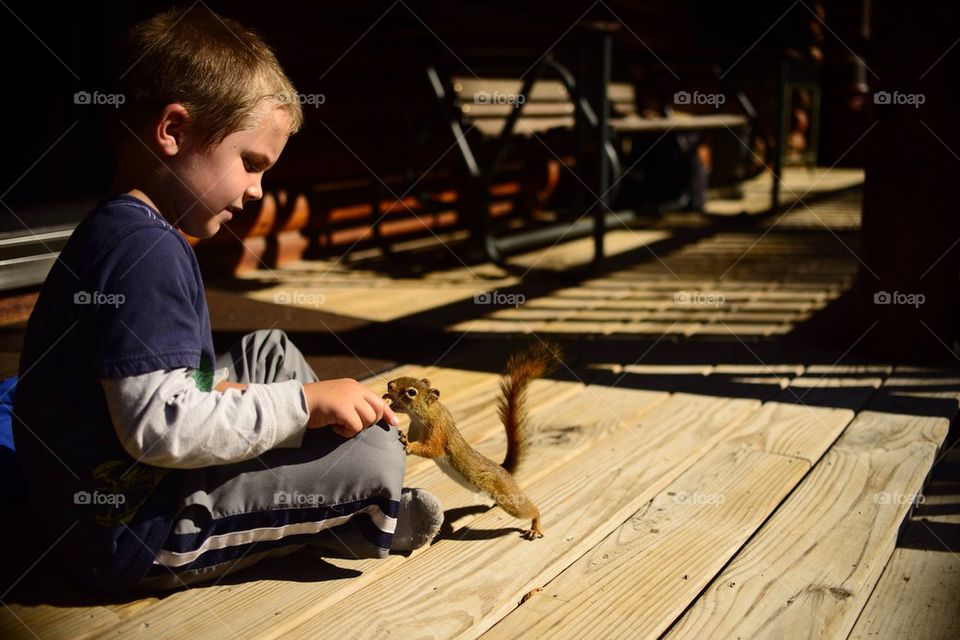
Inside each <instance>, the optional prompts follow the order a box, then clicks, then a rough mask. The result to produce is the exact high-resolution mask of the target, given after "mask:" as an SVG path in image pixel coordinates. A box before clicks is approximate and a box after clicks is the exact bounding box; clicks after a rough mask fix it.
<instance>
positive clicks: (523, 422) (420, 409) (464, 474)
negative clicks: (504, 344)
mask: <svg viewBox="0 0 960 640" xmlns="http://www.w3.org/2000/svg"><path fill="white" fill-rule="evenodd" d="M559 361H560V356H559V348H558V347H557V346H556V345H547V344H543V343H540V342H538V343H536V344H534V345H532V346H531V347H529V348H528V349H525V350H524V351H521V352H519V353H515V354H514V355H512V356H511V357H510V359H509V360H508V362H507V367H506V371H505V372H504V376H503V379H502V380H501V381H500V391H501V397H500V400H499V403H498V408H499V414H500V421H501V422H502V423H503V427H504V429H505V430H506V432H507V455H506V457H505V458H504V460H503V464H497V463H495V462H493V461H492V460H490V459H488V458H486V457H485V456H483V454H481V453H479V452H478V451H477V450H475V449H474V448H473V447H471V446H470V445H469V444H467V442H466V440H464V439H463V436H462V435H460V431H459V430H458V429H457V426H456V424H455V423H454V421H453V416H451V415H450V412H449V411H448V410H447V408H446V407H444V406H443V405H442V404H441V403H440V401H439V398H440V392H439V391H438V390H437V389H433V388H431V387H430V381H429V380H427V379H426V378H423V379H420V380H417V379H416V378H410V377H404V378H397V379H395V380H391V381H390V382H389V383H387V393H386V394H384V396H383V398H384V399H389V400H390V408H392V409H393V410H394V411H396V412H397V413H405V414H407V415H409V416H410V430H409V436H407V435H406V434H404V433H403V432H400V442H401V443H402V444H403V446H404V449H405V450H406V452H407V453H410V454H413V455H417V456H422V457H424V458H432V459H433V460H434V462H436V463H437V466H439V467H440V469H441V470H442V471H443V472H444V473H445V474H447V475H448V476H450V477H451V478H452V479H453V480H455V481H456V482H457V483H459V484H460V485H462V486H463V487H465V488H467V489H469V490H471V491H479V492H484V493H486V494H488V495H489V496H490V497H491V498H493V500H494V502H496V503H497V505H499V506H500V507H501V508H502V509H503V510H504V511H506V512H507V513H509V514H510V515H512V516H513V517H515V518H530V519H531V525H530V529H527V530H525V531H524V533H523V535H524V537H525V538H527V539H528V540H534V539H536V538H542V537H543V529H542V528H541V524H540V510H539V509H537V507H536V505H534V504H533V502H531V501H530V499H529V498H528V497H527V496H526V495H524V494H523V492H521V491H520V487H519V486H517V481H516V480H515V479H514V477H513V474H514V473H515V472H516V470H517V467H518V466H519V464H520V462H521V461H522V460H523V458H524V456H525V454H526V453H527V449H528V445H529V442H530V437H531V434H530V432H529V424H528V420H527V412H526V406H525V400H526V391H527V386H528V385H529V384H530V382H531V381H533V380H535V379H536V378H539V377H541V376H544V375H546V374H548V373H549V372H550V371H552V370H553V369H554V368H556V366H557V364H558V363H559Z"/></svg>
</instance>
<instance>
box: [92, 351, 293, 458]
mask: <svg viewBox="0 0 960 640" xmlns="http://www.w3.org/2000/svg"><path fill="white" fill-rule="evenodd" d="M225 378H226V369H221V370H219V371H217V372H215V376H214V381H213V384H214V385H216V384H219V383H220V381H222V380H224V379H225ZM100 382H101V385H102V386H103V390H104V393H105V395H106V399H107V406H108V408H109V410H110V417H111V419H112V421H113V426H114V429H115V430H116V432H117V437H118V438H119V439H120V442H121V443H122V444H123V448H124V449H125V450H126V451H127V453H129V454H130V455H131V456H133V457H134V458H135V459H136V460H138V461H140V462H144V463H146V464H150V465H153V466H157V467H170V468H180V469H193V468H198V467H206V466H212V465H222V464H230V463H233V462H241V461H243V460H249V459H251V458H254V457H256V456H258V455H260V454H261V453H263V452H264V451H267V450H269V449H273V448H276V447H299V446H300V444H301V442H302V441H303V434H304V431H305V429H306V424H307V419H308V417H309V413H308V412H307V403H306V397H305V396H304V392H303V385H302V384H301V383H300V382H299V381H298V380H287V381H285V382H274V383H270V384H250V385H248V386H247V388H246V390H240V389H227V390H226V391H223V392H219V391H201V390H200V389H198V388H197V385H196V382H195V381H194V378H193V371H192V370H190V369H185V368H181V369H173V370H169V371H152V372H150V373H145V374H142V375H137V376H130V377H124V378H104V379H102V380H101V381H100Z"/></svg>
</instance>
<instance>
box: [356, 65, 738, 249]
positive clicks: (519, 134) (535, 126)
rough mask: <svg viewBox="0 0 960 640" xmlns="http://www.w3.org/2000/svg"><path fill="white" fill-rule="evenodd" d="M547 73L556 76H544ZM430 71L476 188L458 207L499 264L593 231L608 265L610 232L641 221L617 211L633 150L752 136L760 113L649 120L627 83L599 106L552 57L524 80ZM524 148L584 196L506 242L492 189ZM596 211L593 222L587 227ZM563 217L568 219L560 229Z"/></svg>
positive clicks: (675, 114)
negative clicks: (672, 140)
mask: <svg viewBox="0 0 960 640" xmlns="http://www.w3.org/2000/svg"><path fill="white" fill-rule="evenodd" d="M548 71H549V72H551V73H552V74H553V75H555V76H557V78H558V79H547V78H542V77H541V76H543V75H545V74H546V72H548ZM425 72H426V76H427V80H428V84H429V86H430V89H431V91H432V92H433V96H434V98H435V99H436V102H437V105H438V106H439V111H440V117H441V119H442V120H443V124H442V126H443V128H444V129H445V130H447V131H448V132H449V134H450V135H451V137H452V139H453V143H452V145H453V146H454V148H456V150H457V152H458V154H459V157H460V163H459V164H460V166H461V168H462V173H463V175H464V179H465V181H466V182H467V184H468V185H470V186H469V187H468V189H467V190H466V193H465V195H466V196H467V198H468V199H467V200H464V201H462V202H460V203H459V204H460V211H461V212H462V214H463V215H464V216H465V217H466V218H467V220H466V221H465V226H467V227H468V228H469V229H470V233H471V235H472V237H473V239H474V240H475V242H476V243H477V245H478V246H480V247H481V248H482V249H483V251H484V252H485V253H486V255H487V256H488V257H489V258H490V259H491V260H492V261H493V262H495V263H497V264H500V265H504V264H505V260H504V258H503V254H504V253H505V252H516V251H521V250H523V249H526V248H529V247H530V246H532V245H534V244H537V243H544V242H550V241H556V240H558V239H560V238H563V239H567V238H574V237H577V236H582V235H588V234H589V233H591V231H592V233H593V235H594V239H595V256H594V262H598V261H600V260H601V259H602V258H603V234H604V232H605V231H606V229H607V228H608V227H613V226H622V225H624V224H625V223H626V222H627V221H629V220H630V219H631V218H632V217H633V212H632V211H623V212H614V211H613V210H612V209H611V204H612V203H613V201H614V198H615V197H616V193H617V189H618V186H619V184H620V181H621V179H622V177H623V176H624V174H625V171H629V168H631V167H628V168H627V169H626V170H625V169H624V164H625V163H626V162H631V163H633V164H636V163H637V162H639V161H640V160H641V159H642V154H641V153H638V154H632V152H631V150H632V149H634V148H635V147H638V146H639V144H638V141H639V140H641V139H644V138H648V139H649V138H651V137H653V139H654V142H653V143H654V144H655V143H656V141H658V139H659V138H662V137H664V136H667V135H668V134H671V133H673V132H676V133H679V132H702V131H708V130H719V131H724V130H729V131H731V132H735V133H737V134H740V135H745V133H746V132H747V131H748V130H749V128H750V126H751V122H752V119H753V112H752V107H750V108H748V109H747V110H746V115H741V114H727V113H720V114H694V113H683V112H680V111H678V110H667V111H666V113H665V115H663V116H662V117H642V116H641V115H640V114H638V112H637V107H636V97H635V91H634V87H633V85H632V84H630V83H623V82H618V83H609V84H608V85H605V87H606V90H605V92H604V94H603V96H604V97H603V98H602V99H601V100H600V102H601V104H599V105H598V104H594V103H593V102H591V101H590V100H588V99H587V97H586V96H585V95H584V92H583V91H582V90H581V89H580V88H579V87H578V83H577V79H576V78H575V77H574V76H573V74H571V73H570V71H569V70H568V69H567V68H566V67H565V66H563V65H562V64H560V63H559V62H557V61H556V60H554V59H553V58H552V57H551V56H550V55H547V56H545V57H544V58H543V59H542V60H541V61H540V62H538V63H537V64H536V65H534V67H533V68H531V70H530V71H529V73H527V74H525V75H524V77H522V78H508V77H468V76H462V75H452V74H448V73H446V72H444V71H442V70H441V69H440V68H438V67H436V66H432V65H427V67H426V71H425ZM741 98H742V96H741ZM744 100H745V99H744ZM748 107H749V105H748ZM648 142H649V140H648ZM521 147H522V148H524V149H533V153H535V154H537V153H538V154H539V155H540V156H541V157H543V158H544V159H545V160H544V161H545V162H549V163H553V164H556V165H559V166H567V167H569V166H570V165H573V166H574V167H575V169H573V171H575V175H576V183H578V184H576V186H577V187H582V189H580V188H577V189H576V192H577V195H576V198H575V201H574V202H573V203H571V207H570V211H566V212H564V211H562V210H558V211H556V212H555V213H554V215H553V216H552V217H550V218H548V220H547V221H546V223H539V224H538V223H537V222H530V221H528V225H527V226H526V228H525V229H524V232H523V233H518V232H517V231H516V230H515V229H511V230H510V231H509V234H508V235H507V236H506V237H503V238H498V237H495V235H496V234H495V232H494V230H493V229H492V226H491V225H490V223H489V220H488V218H489V214H488V211H489V206H488V198H489V196H488V194H489V183H490V181H491V180H492V179H493V177H494V176H495V175H496V174H497V172H498V171H499V170H500V167H501V166H502V165H503V163H504V161H505V159H506V158H508V157H509V155H510V154H511V153H516V152H517V150H518V149H519V148H521ZM741 151H742V150H741ZM634 155H638V156H639V158H636V159H635V158H634ZM553 179H554V180H556V179H557V176H554V177H553ZM588 214H592V215H591V217H592V221H591V222H583V218H584V217H585V216H587V215H588ZM558 219H559V220H562V222H560V223H559V224H556V223H557V221H558ZM570 220H573V222H570ZM551 223H553V224H551ZM514 226H515V225H514ZM376 227H377V222H376V221H375V223H374V228H375V229H376Z"/></svg>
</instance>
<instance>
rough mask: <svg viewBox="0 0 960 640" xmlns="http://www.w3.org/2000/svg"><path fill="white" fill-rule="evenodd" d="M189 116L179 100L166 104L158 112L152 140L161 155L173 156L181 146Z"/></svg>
mask: <svg viewBox="0 0 960 640" xmlns="http://www.w3.org/2000/svg"><path fill="white" fill-rule="evenodd" d="M189 120H190V116H189V114H188V113H187V110H186V108H185V107H184V106H183V105H182V104H180V103H179V102H175V103H173V104H168V105H167V106H165V107H164V108H163V110H162V111H161V112H160V118H159V120H158V121H157V124H156V127H155V128H154V137H155V140H154V142H155V143H156V145H157V146H158V147H159V148H160V151H161V153H162V155H165V156H174V155H176V154H177V152H178V151H180V149H182V148H183V143H184V138H185V136H186V129H187V123H188V122H189Z"/></svg>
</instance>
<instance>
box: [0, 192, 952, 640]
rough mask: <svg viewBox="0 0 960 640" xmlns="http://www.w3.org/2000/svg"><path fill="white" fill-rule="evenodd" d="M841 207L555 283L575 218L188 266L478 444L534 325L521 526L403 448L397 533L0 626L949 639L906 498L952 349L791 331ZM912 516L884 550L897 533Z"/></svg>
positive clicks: (942, 552)
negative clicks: (931, 360)
mask: <svg viewBox="0 0 960 640" xmlns="http://www.w3.org/2000/svg"><path fill="white" fill-rule="evenodd" d="M858 207H859V199H858V195H857V194H856V193H846V194H845V195H842V196H839V197H837V198H834V199H832V200H826V201H823V202H822V203H819V204H817V205H811V208H810V209H808V208H806V207H805V206H801V207H797V208H796V209H795V210H794V211H791V212H790V213H789V214H787V215H786V216H784V217H783V218H782V219H780V220H777V219H776V218H773V219H770V220H767V221H766V222H764V223H762V224H758V225H755V226H751V227H729V228H728V227H723V228H713V227H711V228H703V227H702V226H699V225H697V224H692V225H691V224H688V222H687V221H685V220H684V219H682V218H680V219H677V220H673V221H670V220H667V221H663V222H661V223H658V224H656V225H650V226H649V227H647V228H645V229H644V230H626V229H625V230H623V231H621V232H617V233H615V234H613V235H612V236H611V238H610V242H609V246H610V248H611V249H612V250H613V251H614V252H618V253H619V256H618V257H616V258H615V259H614V260H613V261H611V264H610V268H609V269H608V270H606V271H604V272H602V273H599V274H594V275H591V276H589V277H585V278H580V279H578V280H576V281H565V280H563V279H562V278H560V277H553V278H551V277H549V276H544V275H542V274H543V270H544V269H548V268H558V267H565V266H569V265H571V264H574V263H576V262H578V261H584V260H585V259H586V258H587V257H588V256H589V251H588V249H589V246H588V244H587V243H585V242H580V241H576V242H571V243H564V244H562V245H559V246H557V247H555V248H553V249H551V250H548V251H539V252H535V253H533V254H530V255H526V256H522V257H521V258H519V259H518V260H517V261H516V263H517V264H520V265H523V268H524V269H526V268H530V269H531V271H530V274H537V273H540V274H541V275H540V276H539V277H527V278H524V279H521V278H520V277H519V275H520V274H508V273H504V272H501V271H499V270H497V269H495V268H494V267H491V266H489V265H457V266H456V268H450V269H438V270H435V271H432V272H429V273H425V274H422V275H419V276H417V277H398V276H397V275H396V274H395V273H391V272H390V271H389V270H384V269H382V268H375V267H370V268H364V264H363V263H362V261H361V262H356V261H354V262H351V263H350V264H347V263H345V262H332V261H331V262H309V263H306V262H305V263H302V264H299V265H296V266H294V267H290V268H286V269H283V270H275V271H273V272H271V273H258V274H255V275H251V276H249V277H248V278H247V279H246V280H245V281H244V283H242V284H243V287H241V288H237V287H236V286H234V285H230V289H229V290H228V289H227V288H226V287H227V285H226V284H224V286H223V287H221V288H220V289H218V288H217V287H211V289H210V291H209V294H210V297H211V300H212V302H211V312H212V316H213V318H214V327H215V328H220V329H221V330H222V329H225V328H226V329H229V330H230V331H240V332H242V331H245V330H251V329H256V328H266V327H269V326H276V327H279V328H283V329H285V330H287V331H288V333H290V334H291V335H292V336H293V338H294V341H295V342H298V343H299V339H300V338H303V339H304V340H307V339H308V337H309V334H310V332H317V331H323V330H324V328H325V327H328V326H329V325H330V323H331V322H333V321H332V320H331V318H340V319H341V320H343V321H344V322H346V324H345V325H344V326H345V327H351V328H348V329H346V330H344V332H343V333H342V334H341V335H342V338H340V339H339V340H342V342H341V343H340V344H341V346H342V350H343V351H345V352H349V353H350V354H352V357H354V358H355V361H356V362H357V363H359V364H360V366H361V367H362V369H363V370H365V371H368V372H369V374H370V376H369V378H368V379H367V382H368V384H369V385H370V386H371V387H372V388H373V389H374V390H376V391H377V392H378V393H379V392H382V391H383V389H384V387H385V381H386V380H387V379H389V378H391V377H393V376H396V375H401V374H403V375H417V376H420V375H425V376H429V378H430V379H431V381H432V382H433V383H434V384H435V385H436V386H437V387H438V388H439V389H440V390H441V391H442V393H443V398H444V401H445V404H446V405H447V406H448V407H449V408H450V409H451V410H452V411H453V413H454V416H455V417H456V418H457V420H458V424H459V426H460V429H461V431H462V432H463V433H464V436H465V437H466V438H467V439H468V440H469V441H470V442H472V443H473V444H475V445H476V446H477V447H478V448H479V449H480V450H481V451H484V452H486V453H488V454H489V455H490V456H491V457H497V456H499V455H500V454H501V452H502V450H503V447H504V441H503V440H504V439H503V436H502V430H501V427H500V426H499V423H498V420H497V418H496V416H495V410H494V399H495V397H496V394H497V384H498V376H497V371H498V369H499V368H500V367H501V366H502V364H503V361H504V358H505V356H506V354H507V353H509V352H510V351H511V350H513V349H515V348H516V347H517V346H518V345H520V344H522V343H523V342H524V341H528V340H536V339H538V338H540V337H547V336H550V337H552V338H555V339H559V340H561V341H562V343H563V345H564V347H565V350H566V357H565V361H564V367H562V369H561V370H560V371H559V372H557V374H555V375H553V376H551V377H550V378H549V379H545V380H540V381H537V382H536V383H535V384H534V386H533V388H532V389H531V393H530V408H531V416H532V421H533V423H534V425H535V426H536V428H537V431H538V436H537V442H536V445H535V447H534V452H533V453H532V455H531V459H530V461H529V463H528V464H527V466H526V467H525V468H524V469H522V470H521V473H520V476H519V479H520V483H521V485H522V486H523V487H525V488H526V489H527V491H528V493H529V495H530V496H531V497H532V498H533V499H534V500H535V501H536V502H537V503H538V505H539V506H540V509H541V511H542V513H543V522H544V528H545V532H546V537H544V538H543V539H541V540H537V541H535V542H527V541H525V540H522V539H521V538H520V535H519V531H520V525H521V524H522V523H520V522H518V521H515V520H513V519H511V518H510V517H509V516H507V515H506V514H505V513H504V512H503V511H501V510H500V509H498V508H493V509H488V508H487V507H488V505H489V504H490V503H489V502H488V501H486V500H483V499H481V498H478V497H477V496H474V495H472V494H470V493H469V492H467V491H465V490H463V489H462V488H460V487H459V486H457V485H455V484H454V483H452V482H451V481H449V480H448V479H447V478H446V477H445V476H443V475H442V474H441V473H440V472H439V470H438V469H437V467H436V466H435V465H434V464H433V463H432V462H430V461H426V460H423V459H419V458H410V460H409V464H408V469H407V478H406V483H407V485H410V486H420V487H425V488H427V489H428V490H430V491H431V492H433V493H435V494H436V495H437V496H438V497H439V498H440V500H441V502H442V503H443V504H444V506H445V508H446V509H447V526H446V527H445V529H444V531H443V533H442V535H441V537H440V539H439V540H438V541H436V542H435V543H434V544H432V545H431V546H429V547H428V548H425V549H421V550H418V551H416V552H414V553H413V554H411V555H410V556H409V557H402V556H391V557H390V558H389V559H387V560H382V561H370V560H362V561H340V560H332V561H329V562H327V561H324V560H321V559H318V558H314V557H311V556H299V555H298V556H291V557H288V558H283V559H279V560H276V561H268V562H266V563H263V564H261V565H258V566H255V567H253V568H251V569H248V570H246V571H244V572H241V573H239V574H237V575H235V576H230V577H227V578H225V579H223V580H221V581H219V583H218V584H215V585H212V586H198V587H194V588H190V589H185V590H183V591H180V592H177V593H173V594H167V595H162V596H158V597H150V598H144V599H140V600H135V601H132V602H130V601H116V600H112V601H111V600H102V599H101V600H98V599H97V597H96V596H86V600H85V599H84V597H82V596H78V595H72V596H70V597H58V598H51V599H50V601H44V600H42V599H40V600H39V601H37V600H32V601H30V600H23V601H20V600H18V599H16V598H7V597H4V598H3V600H4V602H5V604H6V606H5V607H3V608H2V609H0V635H2V636H3V637H4V638H32V637H39V638H95V637H116V638H120V637H122V638H128V637H149V638H179V637H187V636H189V637H198V638H208V637H212V638H221V637H222V638H237V637H240V638H248V637H249V638H279V637H283V638H299V637H302V638H327V637H330V638H333V637H371V638H372V637H388V636H389V637H399V638H407V637H418V638H422V637H443V638H446V637H470V638H477V637H483V638H516V637H530V638H542V637H547V638H583V637H597V638H608V637H622V638H631V639H632V638H670V639H674V638H737V637H739V638H785V637H790V638H793V637H823V638H845V637H849V638H858V639H859V638H897V637H904V634H906V633H911V634H913V635H915V634H918V633H920V632H919V630H921V629H922V633H920V635H922V637H925V638H956V637H958V636H960V615H958V613H960V608H958V604H957V599H956V597H955V594H956V593H957V588H958V587H960V556H958V555H957V554H956V553H955V552H956V551H957V548H956V547H955V546H953V545H952V544H951V543H949V535H948V534H949V533H950V530H951V529H954V528H955V527H956V524H957V523H958V521H960V520H958V514H957V508H956V505H957V500H956V499H954V498H949V497H947V498H944V497H943V496H941V500H940V501H939V502H938V501H936V500H935V499H934V500H932V502H934V503H935V504H936V505H937V506H936V508H933V509H929V507H930V505H928V503H927V502H924V503H923V504H921V505H920V506H919V507H918V508H916V509H915V504H916V503H918V502H920V501H921V500H923V498H922V497H921V498H919V499H918V498H917V496H918V495H922V493H923V491H924V487H925V486H926V482H927V479H928V476H929V474H930V472H931V469H932V468H933V467H934V462H935V461H936V460H937V458H938V456H941V455H943V453H944V452H945V451H946V449H947V447H945V446H944V443H945V442H946V441H947V437H948V430H949V428H950V425H951V422H952V421H953V419H954V417H955V416H956V414H957V409H958V404H960V371H958V370H929V369H917V368H912V367H906V366H900V365H898V364H897V363H887V362H873V361H867V360H863V359H859V358H854V357H851V356H850V355H849V352H848V349H849V347H852V346H853V345H854V344H855V342H856V341H857V340H858V339H859V338H860V337H861V336H852V337H851V338H850V339H846V338H845V337H841V338H839V341H840V345H839V346H837V345H834V344H830V341H829V340H827V339H826V338H825V339H824V340H823V342H822V343H821V344H811V343H810V342H809V341H806V342H804V341H803V339H802V338H803V337H804V336H809V335H810V334H811V329H810V328H811V327H814V329H815V331H813V334H814V335H821V333H817V332H823V331H826V332H827V333H829V331H830V326H831V325H830V322H829V321H827V322H826V328H825V327H824V321H823V319H824V318H827V319H829V318H830V317H831V313H834V314H836V313H837V311H836V310H837V309H838V308H840V309H841V310H842V304H843V299H842V298H843V293H844V292H845V291H846V290H847V289H848V288H849V287H850V285H851V283H852V281H853V278H854V276H855V273H856V268H857V261H856V258H855V257H854V256H853V254H852V253H851V249H853V248H855V243H856V231H857V228H856V224H855V220H856V210H857V208H858ZM774 221H776V223H774ZM851 221H854V222H853V223H851ZM530 274H528V276H529V275H530ZM485 295H486V297H484V296H485ZM508 296H513V297H508ZM241 298H242V300H241ZM231 300H232V301H233V302H231ZM487 300H493V301H500V302H501V304H498V305H493V304H487V303H486V301H487ZM213 301H215V302H213ZM241 303H242V305H245V306H242V307H241V306H240V305H241ZM277 305H284V306H282V307H281V306H277ZM240 308H243V309H244V312H242V313H240V312H236V311H231V310H230V309H240ZM351 322H352V323H354V324H353V325H350V323H351ZM818 322H819V324H818ZM357 327H359V328H357ZM377 331H380V333H379V334H378V333H377ZM376 335H379V336H380V340H381V341H380V342H376V339H375V336H376ZM823 335H825V334H823ZM371 336H374V338H371ZM431 336H432V339H434V340H435V342H433V343H432V344H427V343H426V342H417V341H423V340H429V339H431V338H430V337H431ZM368 338H369V339H370V340H373V343H368V342H366V340H367V339H368ZM410 341H413V344H409V342H410ZM371 344H373V345H374V346H371ZM377 345H382V349H381V347H380V346H377ZM404 354H405V355H404ZM418 354H419V355H418ZM374 356H379V357H380V359H377V360H374ZM394 363H395V364H394ZM951 491H952V492H953V493H952V495H954V496H955V495H956V491H957V487H956V486H955V485H954V486H950V485H947V486H946V487H945V488H942V491H941V493H943V492H946V493H947V494H949V492H951ZM934 498H935V497H934ZM924 509H928V511H926V512H925V511H924ZM925 529H927V530H929V531H930V532H931V533H933V538H931V537H930V536H926V538H925V539H926V541H927V542H926V543H925V544H921V543H916V544H911V545H910V546H905V544H904V541H905V540H908V539H913V538H911V537H910V536H909V535H901V532H902V531H906V532H907V533H909V532H910V531H922V530H925ZM938 533H939V534H940V535H937V534H938ZM955 533H956V532H955V531H953V537H954V538H956V535H955ZM934 538H936V540H939V541H940V542H942V543H943V544H939V543H937V542H936V540H934ZM945 540H946V542H945ZM898 541H899V544H898ZM68 605H70V606H68ZM77 605H83V606H77ZM921 620H922V623H921V622H920V621H921ZM921 625H922V626H921Z"/></svg>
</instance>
